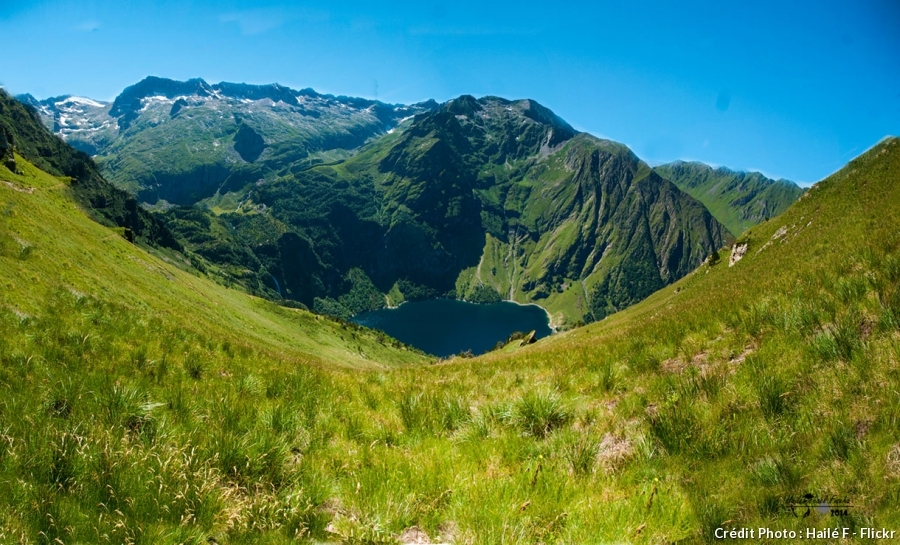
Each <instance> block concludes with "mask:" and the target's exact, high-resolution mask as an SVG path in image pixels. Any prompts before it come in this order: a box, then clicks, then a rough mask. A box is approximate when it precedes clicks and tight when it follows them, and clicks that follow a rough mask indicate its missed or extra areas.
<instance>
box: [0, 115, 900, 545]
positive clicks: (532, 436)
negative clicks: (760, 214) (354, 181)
mask: <svg viewBox="0 0 900 545" xmlns="http://www.w3.org/2000/svg"><path fill="white" fill-rule="evenodd" d="M482 107H484V108H485V109H488V110H489V109H490V108H488V107H487V106H486V105H485V104H482ZM513 108H514V106H513ZM460 124H463V121H462V120H460ZM542 126H543V125H542ZM7 128H9V127H5V128H4V132H3V134H4V135H6V131H5V129H7ZM545 128H546V127H545ZM542 130H544V129H542ZM392 136H393V135H392ZM400 136H401V135H400V134H399V133H397V136H396V137H395V138H397V140H399V138H400ZM574 138H575V137H573V139H574ZM512 140H513V141H515V139H514V138H513V139H512ZM16 141H18V140H16ZM420 143H421V142H420ZM16 145H17V144H16ZM453 145H454V146H463V145H464V143H463V142H462V141H457V142H455V143H454V144H453ZM510 145H512V144H510ZM449 146H450V144H448V147H449ZM389 148H390V146H386V148H385V149H382V150H381V151H383V152H385V154H384V157H387V156H388V155H389V153H388V152H389V151H390V149H389ZM6 149H9V148H6ZM423 152H424V151H423ZM398 153H399V152H398ZM360 155H362V154H360ZM395 157H397V156H395ZM13 159H14V160H15V169H13V170H10V169H9V168H7V166H5V164H0V211H2V214H0V278H2V283H3V289H2V290H0V392H2V395H0V440H2V441H0V444H2V450H0V541H10V542H25V543H28V542H48V543H53V542H63V543H94V542H97V541H110V542H115V543H126V542H134V543H138V542H142V543H213V542H217V543H248V542H250V543H260V542H264V543H296V542H298V541H301V542H314V543H315V542H318V543H322V542H350V543H353V542H369V543H373V542H374V543H395V542H398V541H399V542H407V543H409V542H415V541H419V542H427V541H431V542H448V543H458V542H472V543H511V542H514V543H534V544H537V543H557V542H559V543H594V542H633V543H672V542H676V543H696V542H713V541H715V540H716V532H717V530H718V531H719V532H721V529H723V528H727V529H731V528H754V529H756V528H761V527H762V528H771V529H776V528H777V529H779V531H784V532H796V533H797V534H799V535H808V534H806V532H807V531H815V532H820V533H821V534H820V535H823V534H824V533H825V532H830V531H832V530H833V529H834V528H835V526H834V525H835V524H836V523H840V524H842V525H843V524H846V527H848V528H855V530H854V531H857V532H861V531H862V528H889V529H890V528H896V527H898V525H900V513H898V510H897V509H896V505H897V501H896V500H897V482H898V479H900V462H898V461H900V444H898V437H897V433H896V430H897V425H898V416H897V415H898V414H900V397H898V395H897V392H898V391H900V373H898V365H897V363H898V331H900V259H898V255H900V235H898V231H897V226H898V225H900V183H898V180H900V141H898V140H897V139H896V138H892V139H887V140H885V141H883V142H881V143H879V144H878V145H876V146H875V147H873V148H872V149H871V150H869V151H868V152H866V153H865V154H864V155H862V156H860V157H859V158H857V159H855V160H854V161H852V162H851V163H850V164H849V165H847V167H845V168H844V169H842V170H841V171H839V172H837V173H835V174H834V175H832V176H830V177H829V178H828V179H826V180H823V181H821V182H819V183H818V184H816V185H815V186H813V187H812V188H811V189H810V190H809V191H808V192H807V193H806V194H805V195H804V196H803V197H802V198H801V199H800V200H799V201H798V202H796V203H795V204H793V205H792V206H791V207H789V208H788V209H787V210H786V211H785V212H784V213H783V214H782V215H780V216H778V217H776V218H773V219H771V220H769V221H766V222H763V223H761V224H759V225H757V226H754V227H752V228H751V229H749V230H748V231H747V232H745V233H743V234H742V236H741V239H740V240H739V241H738V243H739V247H741V248H743V250H744V251H743V254H742V255H743V257H742V258H741V259H740V260H739V261H736V262H735V263H734V265H733V266H728V265H727V264H726V260H724V259H723V260H720V261H715V260H712V261H709V262H707V263H706V264H704V265H702V266H701V267H700V268H698V269H697V270H696V271H695V272H693V273H692V274H688V275H687V276H685V277H683V278H681V279H680V280H678V281H676V282H675V283H674V284H673V285H670V286H667V287H665V288H663V289H661V290H659V291H657V292H655V293H653V294H652V295H650V297H648V298H647V299H645V300H643V301H641V302H640V303H638V304H636V305H633V306H631V307H629V308H627V309H624V310H623V311H622V312H619V313H616V314H615V315H612V316H610V317H609V318H608V319H606V320H603V321H601V322H598V323H595V324H590V325H588V326H586V327H581V328H576V329H574V330H571V331H567V332H564V333H562V334H559V335H554V336H551V337H549V338H547V339H543V340H540V341H538V342H537V343H535V344H531V345H527V346H524V347H519V346H516V345H518V343H515V345H511V346H508V347H507V348H505V349H504V350H502V351H497V352H493V353H491V354H489V355H486V356H484V357H479V358H474V359H464V358H457V359H454V360H450V361H444V362H441V364H440V365H424V364H425V363H427V361H428V360H427V359H426V358H424V357H423V356H422V355H420V354H417V353H415V352H414V351H412V350H409V349H407V350H404V349H403V347H401V346H399V345H397V344H396V343H395V342H394V341H392V340H390V339H388V338H386V337H384V336H383V335H379V334H378V333H376V332H372V331H367V330H364V329H362V328H358V327H354V326H353V325H352V324H347V323H343V322H340V321H337V320H331V319H327V318H324V317H321V316H318V317H317V316H314V315H312V314H309V313H306V312H304V311H302V310H296V309H287V308H284V307H279V306H277V305H275V304H273V303H271V302H268V301H265V300H262V299H258V298H255V297H250V296H248V295H246V294H244V293H240V292H238V291H235V290H229V289H226V288H224V287H222V286H219V285H216V284H214V283H212V282H209V281H208V280H207V279H205V278H202V277H197V276H193V275H190V274H187V273H185V272H183V271H181V270H180V269H178V268H176V267H174V266H173V265H172V264H170V263H167V262H166V261H164V260H162V259H159V258H157V257H155V256H154V255H153V254H151V253H148V252H146V251H145V250H144V248H143V247H141V246H138V245H134V244H129V243H128V242H126V241H125V240H124V239H123V238H122V237H120V236H118V235H115V234H113V233H112V232H111V230H110V229H108V228H107V227H105V226H103V225H100V224H98V223H97V222H94V221H91V220H90V219H89V218H88V217H87V216H86V215H85V214H84V213H83V210H82V209H81V208H80V207H79V206H78V203H77V202H76V200H74V199H75V195H74V193H73V192H72V191H71V190H70V188H68V187H67V186H66V184H62V183H61V182H60V178H59V177H57V176H54V175H51V174H48V173H46V172H42V171H41V170H39V169H38V168H37V167H35V166H34V165H33V164H32V163H31V162H30V161H29V160H28V159H26V158H25V157H23V156H22V155H21V154H17V155H14V156H13ZM45 159H49V158H47V157H45ZM413 163H414V161H413ZM336 167H337V166H335V168H336ZM648 176H649V174H648ZM397 181H400V180H399V179H398V180H397ZM347 183H348V184H349V182H347ZM395 183H396V181H395ZM409 186H410V188H412V189H414V188H415V185H414V184H409ZM262 187H265V184H264V185H263V186H262ZM408 195H409V198H408V199H407V200H406V202H413V201H414V200H415V199H414V197H415V195H414V194H413V193H411V192H409V193H408ZM258 215H259V214H258ZM442 217H445V216H442ZM745 245H746V246H745ZM738 253H739V252H736V253H735V255H737V254H738ZM826 498H827V499H826ZM798 499H799V501H800V503H802V504H803V505H802V506H800V507H797V506H796V505H795V504H796V503H797V501H798ZM819 499H825V501H819ZM835 499H837V500H838V501H840V502H846V503H845V504H844V503H842V504H841V505H840V506H838V505H836V503H837V502H836V501H833V500H835ZM807 509H809V513H810V514H809V515H808V516H804V514H805V513H806V511H807ZM842 527H844V526H842ZM829 535H830V534H829ZM764 541H765V540H764ZM771 541H777V540H771ZM825 541H828V539H825Z"/></svg>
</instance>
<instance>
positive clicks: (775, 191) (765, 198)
mask: <svg viewBox="0 0 900 545" xmlns="http://www.w3.org/2000/svg"><path fill="white" fill-rule="evenodd" d="M653 170H654V171H656V172H657V173H659V175H660V176H662V177H663V178H666V179H667V180H670V181H671V182H672V183H674V184H675V185H677V186H678V188H679V189H681V190H682V191H684V192H685V193H687V194H689V195H690V196H691V197H694V198H695V199H697V200H698V201H700V202H702V203H703V205H704V206H706V208H707V209H709V211H710V213H711V214H712V215H713V216H714V217H715V218H716V219H717V220H719V222H721V223H722V224H723V225H724V226H725V227H726V228H728V230H729V231H731V232H732V233H734V234H735V235H739V234H741V233H743V232H744V231H745V230H747V229H749V228H750V227H753V226H754V225H756V224H758V223H761V222H763V221H765V220H767V219H770V218H774V217H775V216H777V215H778V214H781V213H782V212H784V210H785V209H787V207H788V206H790V205H791V204H793V203H794V202H795V201H796V200H797V199H799V198H800V196H801V195H803V192H804V190H803V189H802V188H800V187H798V186H797V184H795V183H794V182H791V181H788V180H784V179H782V180H772V179H770V178H767V177H765V176H763V175H762V174H760V173H758V172H735V171H733V170H729V169H727V168H724V167H720V168H713V167H711V166H709V165H705V164H703V163H697V162H683V161H676V162H674V163H668V164H665V165H660V166H657V167H654V169H653Z"/></svg>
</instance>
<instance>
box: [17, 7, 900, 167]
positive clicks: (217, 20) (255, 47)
mask: <svg viewBox="0 0 900 545" xmlns="http://www.w3.org/2000/svg"><path fill="white" fill-rule="evenodd" d="M3 4H4V5H3V6H2V9H0V36H2V37H3V43H4V51H3V53H2V55H0V84H2V85H3V86H4V87H6V88H7V89H8V90H9V91H11V92H12V93H25V92H29V93H32V94H33V95H35V96H37V97H38V98H45V97H48V96H56V95H61V94H76V95H82V96H88V97H91V98H96V99H107V100H108V99H112V98H113V97H115V95H117V94H118V93H119V92H120V91H121V90H122V89H123V88H124V87H126V86H128V85H131V84H133V83H136V82H137V81H139V80H141V79H142V78H144V77H145V76H147V75H151V74H152V75H157V76H163V77H169V78H174V79H187V78H191V77H202V78H204V79H206V80H207V81H209V82H218V81H223V80H224V81H236V82H247V83H271V82H278V83H281V84H283V85H288V86H290V87H294V88H303V87H312V88H314V89H316V90H317V91H320V92H328V93H335V94H345V95H353V96H363V97H369V98H378V99H380V100H383V101H386V102H403V103H409V102H417V101H420V100H425V99H428V98H434V99H436V100H439V101H443V100H447V99H450V98H453V97H455V96H458V95H460V94H464V93H468V94H473V95H475V96H483V95H488V94H492V95H499V96H503V97H506V98H533V99H535V100H537V101H538V102H540V103H542V104H544V105H545V106H547V107H549V108H550V109H552V110H554V111H555V112H556V113H557V114H559V115H560V116H561V117H563V118H564V119H566V120H567V121H568V122H569V123H571V124H572V125H573V126H574V127H576V128H578V129H580V130H584V131H588V132H590V133H593V134H596V135H598V136H603V137H607V138H611V139H614V140H617V141H620V142H624V143H626V144H628V145H629V146H630V147H631V148H632V149H633V150H634V151H635V152H636V153H637V154H638V155H639V156H640V157H642V158H643V159H645V160H647V161H649V162H651V163H654V164H655V163H659V162H664V161H670V160H674V159H693V160H700V161H704V162H707V163H711V164H716V165H725V166H729V167H731V168H735V169H749V170H760V171H762V172H764V173H766V174H768V175H770V176H774V177H785V178H789V179H792V180H795V181H798V182H801V183H804V184H808V183H812V182H815V181H818V180H819V179H821V178H823V177H825V176H827V175H828V174H830V173H831V172H833V171H835V170H837V169H838V168H840V167H841V166H842V165H843V164H845V163H846V162H847V161H848V160H850V159H851V158H853V157H854V156H856V155H858V154H859V153H861V152H863V151H864V150H865V149H866V148H868V147H869V146H871V145H873V144H875V143H876V142H877V141H878V140H879V139H881V138H882V137H884V136H886V135H888V134H895V135H896V134H898V133H900V2H896V1H895V0H878V1H871V2H866V1H862V2H842V3H837V2H829V1H820V2H790V1H785V0H779V1H777V2H766V1H763V2H746V1H742V2H732V1H727V0H720V1H716V2H692V1H689V0H688V1H680V2H662V1H660V2H615V3H612V2H609V3H607V2H567V1H564V0H556V1H551V2H548V1H543V2H529V1H524V0H523V1H519V2H487V1H483V0H482V1H479V2H469V1H458V2H452V3H451V2H440V1H439V2H429V1H421V2H416V3H412V4H402V3H387V2H384V3H382V2H366V3H354V2H345V3H337V2H317V3H314V2H229V1H220V2H210V1H191V0H180V1H177V2H133V3H132V2H129V3H122V2H106V1H94V2H92V1H84V0H82V1H57V2H50V1H41V2H32V1H28V0H17V1H15V2H6V1H4V2H3ZM122 4H127V5H125V6H123V5H122Z"/></svg>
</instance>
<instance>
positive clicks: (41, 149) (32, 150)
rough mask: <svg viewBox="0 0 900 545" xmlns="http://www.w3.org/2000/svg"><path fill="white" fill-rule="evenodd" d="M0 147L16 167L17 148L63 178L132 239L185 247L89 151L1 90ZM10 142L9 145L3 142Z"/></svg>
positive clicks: (96, 213)
mask: <svg viewBox="0 0 900 545" xmlns="http://www.w3.org/2000/svg"><path fill="white" fill-rule="evenodd" d="M0 134H2V135H3V136H2V137H0V149H2V148H4V147H5V148H6V150H5V153H4V156H5V160H6V161H7V166H12V167H13V169H12V170H16V167H15V161H14V158H13V157H12V153H11V152H12V151H13V150H15V151H16V152H17V153H19V154H20V155H22V156H23V157H24V158H25V159H27V160H28V161H30V162H31V163H33V164H34V165H36V166H38V167H39V168H41V169H42V170H44V171H45V172H48V173H51V174H53V175H55V176H65V177H67V178H68V179H67V180H65V181H63V182H62V183H65V184H66V185H67V186H68V187H69V189H70V191H72V193H73V195H74V196H75V199H76V200H77V202H78V203H79V204H80V205H81V206H82V207H84V208H85V209H86V210H88V212H89V213H90V214H91V217H93V218H94V219H95V220H97V221H99V222H101V223H104V224H106V225H114V226H118V227H121V228H124V229H125V230H126V231H125V235H126V236H128V237H129V238H131V239H136V240H138V241H140V242H145V243H148V244H151V245H155V246H167V247H170V248H173V249H181V245H180V244H179V243H178V242H177V241H176V240H175V239H174V238H173V237H172V234H171V233H170V232H169V230H168V229H167V228H166V227H165V226H164V225H163V224H162V223H161V222H160V220H159V219H158V218H157V217H156V216H153V215H152V214H150V213H149V212H147V211H146V210H144V209H143V208H142V207H140V206H139V205H138V202H137V200H136V199H135V198H134V197H133V196H131V195H129V194H128V193H126V192H125V191H123V190H121V189H118V188H116V187H115V186H113V185H112V184H110V183H109V182H107V181H106V179H104V178H103V176H102V175H101V174H100V172H99V171H98V169H97V166H96V165H95V164H94V162H93V161H92V160H91V158H90V157H88V156H87V155H86V154H84V153H82V152H79V151H76V150H75V149H73V148H72V147H70V146H69V145H67V144H66V143H65V142H64V141H63V140H61V139H60V138H58V137H56V136H54V135H52V134H50V133H49V132H48V131H47V130H46V129H45V128H44V126H43V125H42V122H41V119H40V118H39V117H38V113H37V112H36V111H35V110H34V109H33V108H30V107H28V106H26V105H24V104H22V103H21V102H19V101H17V100H15V99H13V98H12V97H10V96H9V95H8V94H6V92H5V91H3V90H2V89H0ZM4 142H5V145H4Z"/></svg>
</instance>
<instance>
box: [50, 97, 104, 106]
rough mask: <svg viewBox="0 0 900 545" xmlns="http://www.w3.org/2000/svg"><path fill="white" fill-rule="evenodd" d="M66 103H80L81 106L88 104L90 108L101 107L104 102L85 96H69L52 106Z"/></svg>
mask: <svg viewBox="0 0 900 545" xmlns="http://www.w3.org/2000/svg"><path fill="white" fill-rule="evenodd" d="M66 104H80V105H82V106H90V107H91V108H102V107H104V106H105V104H101V103H99V102H97V101H96V100H91V99H89V98H85V97H69V98H67V99H65V100H61V101H59V102H57V103H55V104H54V106H64V105H66Z"/></svg>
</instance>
